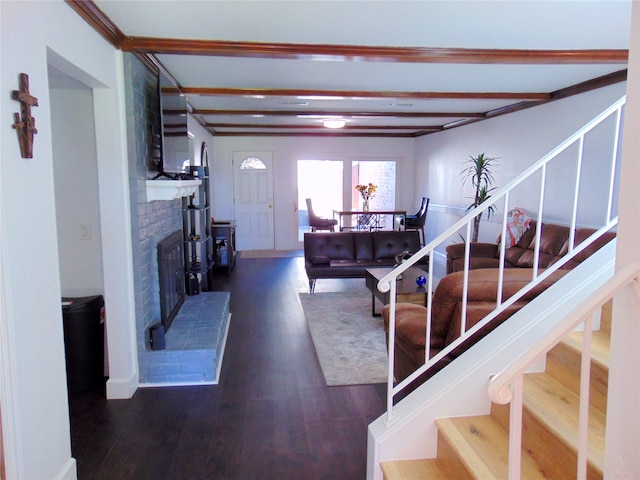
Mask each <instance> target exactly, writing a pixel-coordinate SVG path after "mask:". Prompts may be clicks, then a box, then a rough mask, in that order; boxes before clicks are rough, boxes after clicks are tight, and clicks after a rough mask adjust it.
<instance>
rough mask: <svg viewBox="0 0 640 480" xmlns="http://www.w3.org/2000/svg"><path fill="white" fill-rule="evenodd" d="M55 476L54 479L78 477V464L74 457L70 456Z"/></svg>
mask: <svg viewBox="0 0 640 480" xmlns="http://www.w3.org/2000/svg"><path fill="white" fill-rule="evenodd" d="M55 478H56V480H76V479H77V478H78V464H77V463H76V459H75V458H73V457H70V458H69V460H67V462H66V463H65V464H64V466H63V467H62V468H61V469H60V472H59V473H58V475H56V477H55Z"/></svg>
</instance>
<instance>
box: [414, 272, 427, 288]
mask: <svg viewBox="0 0 640 480" xmlns="http://www.w3.org/2000/svg"><path fill="white" fill-rule="evenodd" d="M425 283H427V279H426V278H424V277H423V276H422V275H418V276H417V277H416V284H417V285H418V286H419V287H423V286H424V285H425Z"/></svg>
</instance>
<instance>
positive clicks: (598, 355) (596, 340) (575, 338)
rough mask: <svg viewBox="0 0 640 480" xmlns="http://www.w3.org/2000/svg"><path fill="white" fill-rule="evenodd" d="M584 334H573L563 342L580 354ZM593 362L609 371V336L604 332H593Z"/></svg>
mask: <svg viewBox="0 0 640 480" xmlns="http://www.w3.org/2000/svg"><path fill="white" fill-rule="evenodd" d="M583 338H584V334H583V332H580V331H577V332H571V333H570V334H569V335H567V336H566V337H565V338H564V339H563V342H564V343H565V344H566V345H568V346H570V347H571V348H573V349H574V350H576V351H578V352H582V341H583ZM591 338H592V339H591V360H592V361H593V362H595V363H597V364H598V365H600V366H601V367H602V368H604V369H606V370H609V357H610V349H609V339H610V338H609V334H608V333H606V332H603V331H599V330H598V331H595V332H593V336H592V337H591Z"/></svg>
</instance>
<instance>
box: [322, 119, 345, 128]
mask: <svg viewBox="0 0 640 480" xmlns="http://www.w3.org/2000/svg"><path fill="white" fill-rule="evenodd" d="M322 123H323V124H324V126H325V127H326V128H342V127H344V126H345V124H346V123H347V122H345V121H344V120H338V119H334V120H323V121H322Z"/></svg>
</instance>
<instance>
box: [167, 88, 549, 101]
mask: <svg viewBox="0 0 640 480" xmlns="http://www.w3.org/2000/svg"><path fill="white" fill-rule="evenodd" d="M167 93H171V94H176V95H178V94H184V95H203V96H225V95H226V96H238V95H240V96H247V97H261V96H262V97H329V98H338V97H344V98H345V99H347V100H348V99H357V98H367V99H371V98H402V99H415V100H442V99H447V100H451V99H459V100H531V101H540V100H550V99H551V97H550V95H549V94H548V93H538V92H396V91H391V92H389V91H362V90H302V89H291V88H269V89H266V88H215V87H214V88H208V87H185V86H181V87H180V91H179V92H178V91H171V92H167Z"/></svg>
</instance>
